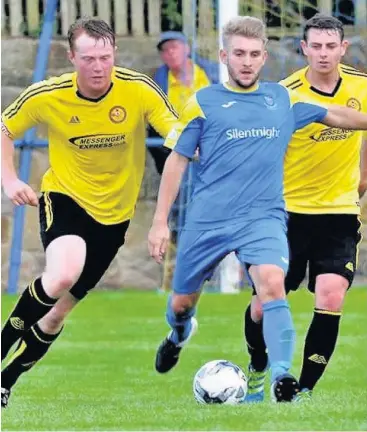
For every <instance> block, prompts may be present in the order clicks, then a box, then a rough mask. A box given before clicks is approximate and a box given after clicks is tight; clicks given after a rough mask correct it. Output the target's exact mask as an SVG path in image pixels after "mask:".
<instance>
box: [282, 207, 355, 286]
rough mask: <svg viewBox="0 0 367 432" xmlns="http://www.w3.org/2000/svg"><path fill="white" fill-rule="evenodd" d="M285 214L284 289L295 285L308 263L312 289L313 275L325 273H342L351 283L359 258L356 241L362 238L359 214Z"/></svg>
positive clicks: (297, 284)
mask: <svg viewBox="0 0 367 432" xmlns="http://www.w3.org/2000/svg"><path fill="white" fill-rule="evenodd" d="M288 214H289V219H288V243H289V252H290V253H289V255H290V260H289V269H288V273H287V276H286V279H285V288H286V291H287V293H288V292H289V291H291V290H292V291H295V290H297V289H298V287H299V285H300V284H301V282H302V281H303V279H304V277H305V274H306V268H307V264H308V265H309V275H308V280H309V283H308V289H309V290H310V291H311V292H314V291H315V283H316V277H317V276H318V275H320V274H325V273H333V274H338V275H340V276H343V277H344V278H345V279H347V281H348V283H349V286H351V284H352V282H353V278H354V273H355V271H356V267H357V262H358V244H359V242H360V241H361V239H362V236H361V232H360V230H361V222H360V220H359V217H358V216H357V215H352V214H317V215H313V214H299V213H288Z"/></svg>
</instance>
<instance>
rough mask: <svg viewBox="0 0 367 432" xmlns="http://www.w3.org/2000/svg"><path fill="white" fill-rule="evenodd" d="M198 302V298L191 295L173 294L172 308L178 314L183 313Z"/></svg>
mask: <svg viewBox="0 0 367 432" xmlns="http://www.w3.org/2000/svg"><path fill="white" fill-rule="evenodd" d="M195 304H196V300H195V298H194V297H193V296H190V295H180V296H173V298H172V310H173V312H174V313H175V314H176V315H183V314H184V313H186V312H187V311H189V310H191V309H192V308H193V307H194V306H195Z"/></svg>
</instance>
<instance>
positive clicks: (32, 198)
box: [1, 124, 38, 206]
mask: <svg viewBox="0 0 367 432" xmlns="http://www.w3.org/2000/svg"><path fill="white" fill-rule="evenodd" d="M1 182H2V185H3V188H4V192H5V195H6V196H7V197H8V198H9V199H10V200H11V201H12V203H13V204H15V205H24V204H29V205H32V206H37V205H38V198H37V194H36V193H35V192H34V190H33V189H32V188H31V187H30V186H29V185H27V184H26V183H24V182H22V181H21V180H19V178H18V176H17V172H16V170H15V167H14V141H13V139H12V137H11V134H10V132H9V131H8V129H7V128H6V126H5V125H4V124H2V125H1Z"/></svg>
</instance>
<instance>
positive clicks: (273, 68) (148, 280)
mask: <svg viewBox="0 0 367 432" xmlns="http://www.w3.org/2000/svg"><path fill="white" fill-rule="evenodd" d="M363 40H364V38H359V39H356V40H355V41H354V44H353V46H352V49H351V53H352V54H353V59H355V60H356V63H357V64H359V65H360V64H364V65H367V49H366V43H365V42H363ZM155 42H156V41H155V40H153V39H149V38H143V39H139V38H121V39H119V40H118V47H119V48H118V55H117V63H118V64H119V65H123V66H126V67H131V68H134V69H137V70H141V71H142V72H145V73H148V74H151V73H152V71H153V70H154V69H155V68H156V67H157V66H158V65H159V59H158V57H157V54H156V50H155ZM210 45H211V46H213V45H214V46H215V44H213V43H210ZM66 51H67V45H66V43H65V41H63V40H56V41H54V42H53V44H52V49H51V53H50V59H49V68H48V71H47V76H52V75H58V74H61V73H64V72H67V71H71V70H72V69H71V66H70V64H69V63H68V61H67V60H66V58H67V57H66ZM270 51H271V52H272V55H271V56H270V59H269V65H268V68H267V69H266V71H265V72H266V75H267V76H266V79H271V78H272V79H274V80H276V79H278V78H279V74H280V72H279V71H280V70H281V71H282V73H283V74H284V73H289V72H291V71H292V70H295V69H296V68H297V67H299V66H300V65H302V64H303V63H304V60H303V59H302V57H300V56H299V55H298V54H297V53H296V51H295V50H293V48H292V46H291V45H288V44H284V43H281V44H280V43H276V42H272V43H271V46H270ZM36 52H37V41H35V40H32V39H3V40H2V44H1V54H2V59H3V62H2V97H1V107H2V109H3V108H4V107H6V106H7V105H8V104H9V103H11V102H12V101H13V100H14V98H15V97H17V96H18V95H19V93H20V92H21V91H22V90H23V89H24V87H26V86H27V85H29V84H30V82H31V79H32V73H33V65H34V59H35V56H36ZM349 62H351V60H349ZM272 74H274V75H272ZM38 133H39V135H40V136H44V131H43V130H42V129H40V130H39V131H38ZM47 168H48V156H47V150H45V149H43V150H36V151H34V153H33V161H32V174H31V180H30V184H31V185H32V187H33V188H35V190H39V185H40V178H41V176H42V174H43V173H44V172H45V171H46V169H47ZM158 184H159V177H158V175H157V173H156V172H155V169H154V164H153V161H152V159H151V158H150V156H149V155H148V158H147V169H146V174H145V177H144V182H143V186H142V189H141V193H140V199H139V203H138V206H137V211H136V216H135V218H134V220H133V222H132V224H131V226H130V229H129V232H128V236H127V242H126V245H125V247H124V248H123V249H122V250H121V251H120V253H119V255H118V257H117V258H116V259H115V261H114V262H113V264H112V266H111V268H110V269H109V271H108V272H107V274H106V275H105V277H104V278H103V280H102V281H101V282H100V284H99V286H104V287H110V288H113V289H118V288H121V287H122V286H124V287H139V288H142V289H154V288H156V287H158V286H159V284H160V280H161V269H160V267H159V266H158V265H156V264H155V263H154V262H153V260H151V259H150V258H149V256H148V251H147V240H146V239H147V233H148V230H149V227H150V223H151V219H152V215H153V211H154V206H155V199H156V195H157V190H158ZM365 210H366V211H365ZM366 214H367V205H366V206H365V209H364V216H365V215H366ZM12 218H13V213H12V206H11V204H10V203H9V201H8V200H7V199H6V198H5V197H4V196H2V211H1V236H2V237H1V239H2V243H1V252H2V267H1V276H2V289H4V288H5V287H6V285H7V277H8V269H9V252H10V244H11V233H12V231H11V230H12ZM365 238H366V236H365ZM43 266H44V255H43V252H42V249H41V242H40V239H39V234H38V212H37V210H36V209H34V208H27V211H26V224H25V233H24V243H23V253H22V267H21V275H20V286H19V288H20V289H21V288H22V287H24V286H25V285H26V284H27V283H28V281H29V280H30V279H31V278H33V277H34V276H36V275H38V274H39V273H40V272H41V271H42V268H43ZM359 273H360V275H361V276H364V275H366V276H367V242H366V243H363V244H362V251H361V266H360V270H359Z"/></svg>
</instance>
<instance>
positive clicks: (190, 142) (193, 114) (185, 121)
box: [164, 94, 205, 158]
mask: <svg viewBox="0 0 367 432" xmlns="http://www.w3.org/2000/svg"><path fill="white" fill-rule="evenodd" d="M204 121H205V114H204V113H203V111H202V109H201V106H200V105H199V103H198V101H197V98H196V94H194V95H193V96H191V97H190V98H189V100H188V101H187V102H186V105H185V106H184V108H183V110H182V113H181V117H180V120H179V121H177V122H176V124H175V126H174V128H173V129H172V130H171V132H170V133H169V135H168V136H167V138H166V141H165V143H164V145H165V147H168V148H170V149H172V150H174V151H176V152H177V153H180V154H181V155H183V156H186V157H188V158H192V157H193V156H194V154H195V151H196V149H197V147H198V145H199V141H200V137H201V134H202V130H203V124H204Z"/></svg>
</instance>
